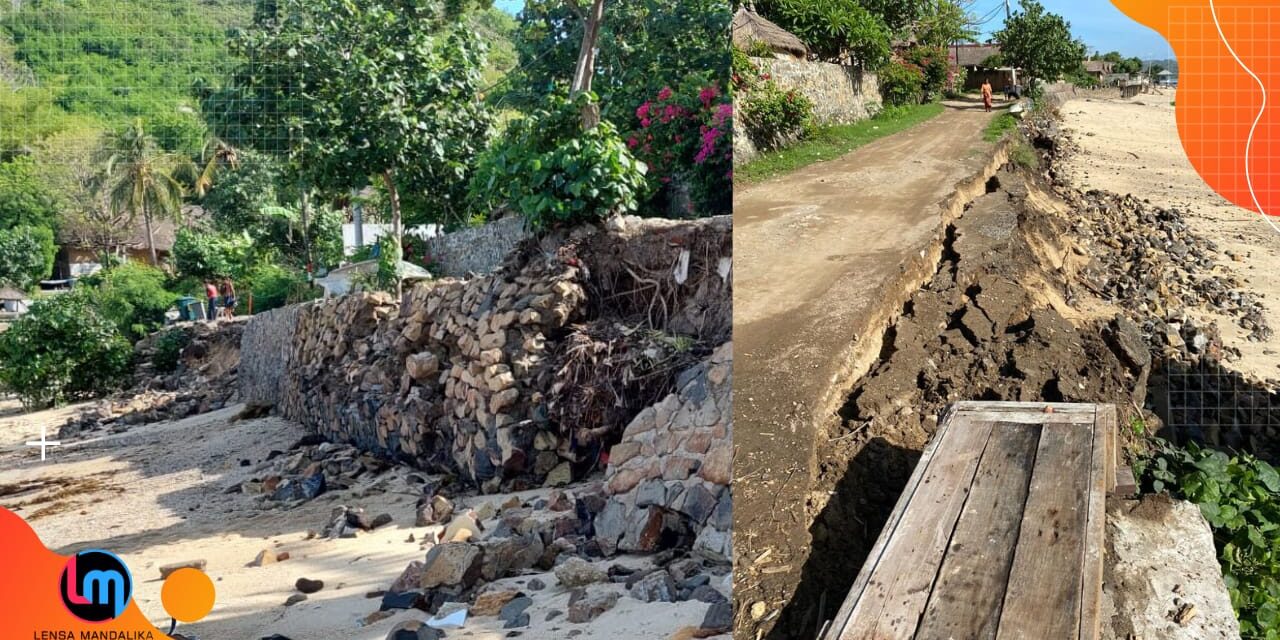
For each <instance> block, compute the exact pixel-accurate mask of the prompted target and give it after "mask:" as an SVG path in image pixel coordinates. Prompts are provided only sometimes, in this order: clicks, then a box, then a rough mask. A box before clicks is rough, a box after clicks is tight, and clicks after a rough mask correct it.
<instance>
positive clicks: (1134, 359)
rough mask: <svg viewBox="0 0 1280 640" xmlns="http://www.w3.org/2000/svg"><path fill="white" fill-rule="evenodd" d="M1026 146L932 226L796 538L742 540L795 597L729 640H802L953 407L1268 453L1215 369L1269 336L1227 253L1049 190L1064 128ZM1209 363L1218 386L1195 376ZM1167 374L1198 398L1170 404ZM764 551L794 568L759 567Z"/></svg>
mask: <svg viewBox="0 0 1280 640" xmlns="http://www.w3.org/2000/svg"><path fill="white" fill-rule="evenodd" d="M1030 135H1031V137H1032V138H1033V140H1034V142H1035V143H1036V145H1037V147H1039V152H1038V156H1039V157H1040V161H1041V163H1042V165H1041V166H1042V167H1043V168H1042V169H1041V170H1037V171H1034V172H1033V171H1026V170H1024V169H1019V168H1016V167H1013V166H1009V167H1006V169H1005V170H1003V171H1002V172H1000V173H999V174H998V175H997V176H996V177H995V178H993V179H992V180H991V181H990V182H989V183H988V189H987V193H986V194H985V195H982V196H980V197H978V198H977V199H975V200H974V201H973V202H971V203H970V205H969V206H968V207H967V209H966V211H965V213H964V215H963V216H962V217H960V218H959V219H957V220H956V221H955V222H954V223H953V224H951V225H950V226H949V227H948V228H947V230H946V234H945V237H944V239H943V240H942V242H943V243H944V246H943V251H942V258H941V259H940V260H939V262H938V264H937V269H936V271H935V273H934V276H933V278H932V279H931V280H930V281H929V282H927V283H926V284H925V285H924V286H923V287H921V288H920V289H919V290H917V291H915V292H914V293H912V294H911V295H910V297H909V298H908V299H907V300H906V302H905V303H904V304H903V308H902V311H901V314H900V315H899V317H898V319H897V320H895V321H894V322H893V323H892V324H891V325H890V326H888V327H887V328H886V329H885V333H884V336H883V341H882V345H883V346H882V347H881V351H880V353H879V355H878V358H877V360H876V363H875V364H874V365H873V367H872V369H871V370H870V371H869V372H868V373H867V374H866V375H864V376H863V377H862V378H861V379H860V380H859V381H858V382H857V383H856V385H855V386H854V387H853V388H852V389H851V391H850V393H849V396H848V401H847V403H846V404H845V406H844V408H843V409H842V410H841V412H840V415H839V417H838V419H837V420H833V421H832V423H831V426H830V427H829V428H828V429H827V430H826V431H825V432H824V433H819V434H818V436H817V437H818V442H817V456H816V457H817V460H818V469H817V472H816V477H814V478H812V479H804V480H810V482H808V483H807V485H806V484H805V483H804V482H803V480H802V481H799V482H796V483H793V484H792V485H791V486H792V487H793V489H791V490H789V491H786V492H780V495H779V496H778V499H779V500H783V501H786V500H789V499H791V500H802V501H804V502H805V509H806V516H807V521H806V523H807V525H808V532H809V534H810V535H809V539H808V540H795V539H788V538H785V537H782V536H770V535H768V534H769V532H757V535H756V536H755V537H754V538H753V539H754V540H766V541H767V542H765V543H762V544H756V545H753V546H750V547H743V546H742V545H740V547H739V548H740V553H741V554H742V556H743V557H742V560H741V561H740V568H739V571H741V572H744V573H747V574H748V575H750V576H751V578H752V579H753V580H759V581H770V580H771V581H773V582H775V583H776V584H775V588H777V586H778V585H779V584H781V585H787V584H788V583H789V584H790V585H794V595H793V596H792V597H790V598H789V599H788V600H787V601H782V602H766V601H756V602H741V603H740V606H739V610H738V618H737V621H736V624H737V632H738V634H740V636H741V637H751V638H761V637H767V638H773V639H789V638H811V637H815V635H816V634H817V633H818V632H819V631H820V630H821V628H822V625H823V623H824V622H825V621H826V620H828V619H830V618H831V617H832V616H833V615H834V614H835V611H836V610H837V609H838V608H839V606H840V603H841V601H842V600H843V599H844V598H845V597H846V595H847V593H848V589H849V587H850V586H851V584H852V583H853V581H854V579H855V578H856V577H857V575H858V573H859V571H860V570H861V568H862V564H863V562H864V560H865V558H866V554H867V553H868V551H869V550H870V548H871V546H872V545H873V544H874V542H875V540H876V539H877V538H878V536H879V534H880V530H881V528H882V527H883V524H884V521H885V519H886V518H887V516H888V514H889V513H890V511H891V510H892V509H893V507H894V505H895V503H896V502H897V500H898V497H899V495H900V493H901V490H902V487H903V485H904V484H905V482H906V480H907V479H908V477H909V476H910V474H911V472H912V469H913V467H914V465H915V463H916V461H917V460H918V458H919V453H920V451H921V450H922V449H923V447H924V446H925V445H926V444H927V442H928V441H929V439H930V438H931V437H932V435H933V433H934V431H935V429H936V427H937V417H936V416H937V415H938V414H939V413H940V411H941V410H942V409H943V408H944V407H945V406H946V405H948V404H950V403H952V402H955V401H959V400H1005V401H1053V402H1105V403H1112V404H1115V405H1116V406H1117V407H1118V409H1119V411H1120V416H1119V420H1120V424H1121V425H1122V429H1121V434H1122V440H1123V443H1122V444H1124V445H1125V446H1126V448H1127V449H1128V448H1140V447H1141V446H1142V442H1141V440H1142V438H1141V435H1146V434H1149V433H1151V432H1152V431H1155V430H1156V429H1157V428H1158V427H1159V425H1161V424H1162V419H1164V420H1167V419H1168V418H1170V417H1171V416H1172V417H1174V418H1176V419H1179V420H1181V421H1182V422H1184V423H1185V424H1180V425H1179V428H1178V430H1176V431H1174V432H1172V433H1169V432H1166V433H1165V434H1162V435H1168V436H1170V437H1173V438H1174V439H1179V438H1197V439H1201V440H1204V441H1206V442H1208V443H1209V444H1211V445H1215V446H1221V447H1224V448H1235V449H1244V450H1249V451H1252V452H1255V453H1258V454H1259V455H1261V456H1263V457H1265V458H1269V459H1276V458H1278V457H1280V429H1276V428H1274V427H1273V428H1271V429H1270V430H1267V429H1248V428H1247V426H1246V428H1241V425H1242V424H1244V425H1250V424H1272V425H1280V420H1277V419H1276V417H1277V416H1275V412H1274V411H1273V409H1274V408H1276V407H1280V401H1275V398H1273V397H1270V396H1269V394H1268V390H1267V387H1266V386H1265V383H1261V382H1254V381H1249V380H1245V379H1244V378H1243V377H1242V376H1241V375H1240V374H1238V373H1235V372H1234V371H1232V370H1231V369H1230V368H1229V364H1224V361H1226V362H1227V363H1231V362H1238V361H1240V360H1242V359H1243V358H1244V357H1245V356H1246V355H1247V354H1246V353H1245V348H1244V347H1242V346H1239V345H1242V344H1245V343H1248V344H1258V343H1263V344H1265V343H1266V341H1268V340H1270V339H1271V327H1270V322H1269V317H1268V314H1267V312H1266V311H1265V307H1264V306H1263V305H1262V304H1261V303H1260V301H1259V300H1258V296H1256V295H1255V294H1253V293H1252V292H1251V291H1249V290H1248V289H1247V288H1245V285H1244V283H1243V282H1242V281H1241V280H1240V279H1238V278H1236V277H1234V276H1233V274H1231V273H1229V272H1224V270H1221V269H1219V268H1218V267H1217V265H1219V264H1220V263H1221V262H1222V261H1224V260H1230V258H1229V257H1227V256H1226V255H1224V254H1223V253H1222V252H1221V250H1220V248H1219V247H1218V245H1217V244H1216V243H1214V242H1213V241H1210V240H1205V239H1203V238H1201V237H1199V236H1198V235H1197V234H1196V232H1195V231H1194V229H1192V228H1191V226H1190V225H1188V224H1187V222H1186V219H1185V217H1184V215H1183V214H1182V213H1181V212H1179V211H1176V210H1169V209H1164V208H1161V207H1158V206H1155V205H1153V204H1151V203H1149V202H1143V201H1141V200H1138V199H1135V198H1132V197H1125V196H1118V195H1115V194H1111V193H1107V192H1100V191H1091V192H1084V191H1081V190H1079V189H1077V188H1075V187H1074V186H1072V185H1070V184H1066V183H1055V181H1054V178H1055V177H1057V176H1056V174H1055V173H1054V167H1056V166H1057V164H1056V161H1059V160H1060V157H1059V156H1060V155H1061V154H1063V153H1065V151H1064V149H1063V147H1062V143H1063V142H1064V140H1063V137H1062V135H1061V132H1060V131H1058V130H1057V128H1056V126H1055V124H1054V122H1053V121H1043V122H1040V123H1038V126H1033V127H1031V131H1030ZM1220 324H1229V325H1230V327H1231V330H1230V331H1229V336H1228V340H1227V342H1226V343H1225V344H1224V340H1223V337H1222V335H1221V334H1220V332H1219V329H1218V325H1220ZM1206 368H1208V369H1209V370H1211V371H1213V372H1214V374H1215V375H1214V376H1209V377H1204V376H1199V375H1196V372H1201V371H1205V370H1206ZM1170 380H1175V381H1181V383H1182V384H1188V381H1191V382H1190V383H1189V384H1192V385H1198V387H1197V388H1196V389H1194V393H1188V394H1182V395H1178V396H1177V397H1175V396H1174V395H1171V394H1170V387H1169V385H1170ZM1206 380H1210V381H1209V382H1206ZM1193 404H1194V405H1195V406H1191V405H1193ZM1206 407H1226V408H1227V411H1225V412H1220V413H1216V414H1215V412H1212V411H1206V410H1205V408H1206ZM1238 407H1243V408H1238ZM1152 409H1155V410H1156V413H1153V411H1152ZM1255 410H1256V411H1255ZM1258 411H1260V412H1261V413H1260V414H1259V415H1254V414H1255V413H1257V412H1258ZM1228 414H1229V415H1228ZM1250 420H1254V422H1250ZM1257 420H1262V421H1264V422H1256V421H1257ZM1267 420H1271V421H1272V422H1270V423H1268V422H1265V421H1267ZM1140 434H1141V435H1140ZM795 487H803V489H801V490H800V491H796V490H795ZM779 551H781V553H778V552H779ZM774 554H777V555H778V556H783V557H790V558H806V561H805V563H804V565H803V566H802V567H800V566H788V565H783V566H777V565H773V566H770V564H769V560H768V558H769V557H770V556H771V555H774ZM781 590H782V591H783V592H786V591H787V589H786V587H785V586H783V587H782V589H781Z"/></svg>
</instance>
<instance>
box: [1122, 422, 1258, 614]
mask: <svg viewBox="0 0 1280 640" xmlns="http://www.w3.org/2000/svg"><path fill="white" fill-rule="evenodd" d="M1134 473H1135V474H1136V475H1137V476H1138V478H1139V480H1140V482H1141V485H1142V488H1143V489H1144V490H1146V491H1155V492H1160V491H1165V490H1167V491H1169V492H1170V493H1172V494H1173V495H1174V497H1177V498H1182V499H1185V500H1188V501H1191V502H1194V503H1195V504H1196V505H1198V506H1199V507H1200V513H1202V514H1203V515H1204V517H1205V519H1206V520H1208V521H1209V526H1211V527H1212V528H1213V537H1214V543H1215V545H1216V547H1217V550H1218V562H1219V563H1220V564H1221V565H1222V577H1223V580H1224V581H1225V582H1226V584H1227V590H1228V591H1229V592H1230V594H1231V606H1232V607H1233V608H1234V609H1235V611H1236V616H1237V617H1238V618H1239V619H1240V633H1241V635H1242V636H1243V637H1245V638H1268V639H1270V638H1277V637H1280V473H1278V472H1277V471H1276V469H1275V467H1273V466H1271V465H1270V464H1267V463H1266V462H1264V461H1262V460H1258V459H1257V458H1255V457H1253V456H1250V455H1246V454H1241V455H1237V456H1230V455H1227V454H1226V453H1223V452H1221V451H1216V450H1213V449H1202V448H1200V447H1198V446H1196V445H1195V444H1194V443H1190V444H1188V445H1187V446H1186V448H1185V449H1182V448H1178V447H1175V446H1173V445H1171V444H1169V443H1168V442H1165V441H1163V440H1160V439H1156V440H1155V448H1154V451H1153V452H1152V454H1151V455H1150V456H1149V457H1147V458H1144V459H1142V460H1140V461H1139V462H1138V463H1137V464H1135V465H1134Z"/></svg>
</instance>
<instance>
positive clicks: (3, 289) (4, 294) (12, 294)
mask: <svg viewBox="0 0 1280 640" xmlns="http://www.w3.org/2000/svg"><path fill="white" fill-rule="evenodd" d="M30 297H31V296H29V295H27V294H26V293H24V292H22V291H18V290H17V289H14V288H13V287H8V286H0V300H27V299H29V298H30Z"/></svg>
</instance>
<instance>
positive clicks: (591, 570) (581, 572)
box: [555, 558, 609, 589]
mask: <svg viewBox="0 0 1280 640" xmlns="http://www.w3.org/2000/svg"><path fill="white" fill-rule="evenodd" d="M555 574H556V580H557V581H558V582H559V583H560V585H561V586H563V587H566V588H569V589H572V588H575V587H585V586H587V585H589V584H594V583H597V582H604V581H606V580H608V579H609V575H608V574H607V573H605V572H604V571H601V570H600V568H599V567H596V566H595V565H593V564H591V563H590V562H587V561H586V560H583V559H582V558H570V559H569V560H568V561H566V562H565V563H564V564H561V565H560V566H558V567H556V570H555Z"/></svg>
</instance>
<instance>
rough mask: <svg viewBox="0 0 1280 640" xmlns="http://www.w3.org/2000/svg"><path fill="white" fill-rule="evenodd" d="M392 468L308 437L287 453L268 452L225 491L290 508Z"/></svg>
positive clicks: (369, 455)
mask: <svg viewBox="0 0 1280 640" xmlns="http://www.w3.org/2000/svg"><path fill="white" fill-rule="evenodd" d="M392 466H393V465H392V464H391V463H390V462H388V461H387V460H385V459H383V458H380V457H379V456H377V455H375V454H373V453H371V452H367V451H361V450H359V449H357V448H356V447H355V446H352V445H346V444H335V443H332V442H325V441H323V440H322V439H321V438H318V437H313V436H308V437H307V438H306V439H303V440H302V441H300V442H298V443H296V444H295V445H294V446H293V447H291V448H290V449H289V451H288V452H284V451H271V452H269V453H268V454H267V456H266V459H265V460H263V461H262V462H261V463H259V465H258V466H257V468H255V469H254V475H253V476H252V477H251V478H249V479H247V480H245V481H243V482H241V483H239V484H236V485H232V486H231V487H228V488H227V492H228V493H236V492H239V493H244V494H245V495H252V496H261V499H262V500H263V501H269V502H272V503H279V504H280V505H281V506H283V507H286V508H289V507H295V506H297V505H298V504H301V503H302V502H306V501H307V500H311V499H313V498H315V497H317V496H319V495H320V494H322V493H325V492H327V491H334V490H342V489H351V488H353V487H355V486H356V485H357V484H358V483H359V482H360V481H361V480H362V479H371V478H377V477H378V476H380V475H382V474H383V473H385V472H386V471H388V470H389V469H391V468H392Z"/></svg>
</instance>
